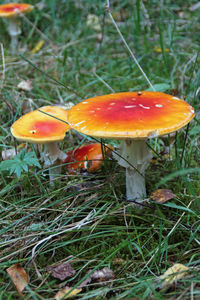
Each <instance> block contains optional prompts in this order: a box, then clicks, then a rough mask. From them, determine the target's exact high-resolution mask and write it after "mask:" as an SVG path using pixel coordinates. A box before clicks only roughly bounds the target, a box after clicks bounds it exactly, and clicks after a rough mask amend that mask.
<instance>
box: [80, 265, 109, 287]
mask: <svg viewBox="0 0 200 300" xmlns="http://www.w3.org/2000/svg"><path fill="white" fill-rule="evenodd" d="M113 278H114V273H113V271H112V270H111V269H109V268H107V267H105V268H103V269H101V270H96V271H94V272H93V273H92V274H91V275H90V276H89V277H88V278H87V279H85V280H84V281H83V282H82V283H81V284H80V285H79V288H83V287H85V286H86V285H87V284H88V283H90V282H91V281H92V280H98V281H101V282H103V281H107V280H112V279H113Z"/></svg>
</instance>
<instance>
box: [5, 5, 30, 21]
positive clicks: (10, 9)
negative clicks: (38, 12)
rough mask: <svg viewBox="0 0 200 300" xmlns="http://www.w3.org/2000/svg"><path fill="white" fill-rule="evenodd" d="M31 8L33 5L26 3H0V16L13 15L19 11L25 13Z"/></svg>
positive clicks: (7, 16)
mask: <svg viewBox="0 0 200 300" xmlns="http://www.w3.org/2000/svg"><path fill="white" fill-rule="evenodd" d="M32 9H33V6H32V5H30V4H26V3H8V4H2V5H0V17H5V18H9V17H14V16H16V15H19V14H21V13H27V12H29V11H31V10H32Z"/></svg>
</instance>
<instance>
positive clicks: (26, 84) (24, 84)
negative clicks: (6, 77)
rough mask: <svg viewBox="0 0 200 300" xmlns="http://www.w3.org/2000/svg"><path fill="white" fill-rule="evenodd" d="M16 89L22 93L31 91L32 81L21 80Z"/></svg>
mask: <svg viewBox="0 0 200 300" xmlns="http://www.w3.org/2000/svg"><path fill="white" fill-rule="evenodd" d="M17 87H18V88H19V89H20V90H23V91H26V92H30V91H31V90H32V89H33V86H32V81H31V80H29V79H27V80H22V81H21V82H20V83H19V84H18V85H17Z"/></svg>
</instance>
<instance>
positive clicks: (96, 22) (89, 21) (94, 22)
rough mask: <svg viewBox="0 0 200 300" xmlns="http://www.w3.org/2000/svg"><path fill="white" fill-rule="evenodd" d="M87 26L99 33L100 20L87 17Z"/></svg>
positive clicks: (94, 16) (96, 17) (91, 16)
mask: <svg viewBox="0 0 200 300" xmlns="http://www.w3.org/2000/svg"><path fill="white" fill-rule="evenodd" d="M87 26H88V27H90V28H92V29H94V30H95V31H97V32H100V31H101V25H100V20H99V17H98V16H96V15H92V14H90V15H88V17H87Z"/></svg>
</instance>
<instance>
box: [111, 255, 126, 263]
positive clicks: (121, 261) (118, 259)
mask: <svg viewBox="0 0 200 300" xmlns="http://www.w3.org/2000/svg"><path fill="white" fill-rule="evenodd" d="M125 262H126V261H125V260H124V259H122V258H119V257H116V258H115V259H114V261H113V263H114V265H122V264H124V263H125Z"/></svg>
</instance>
